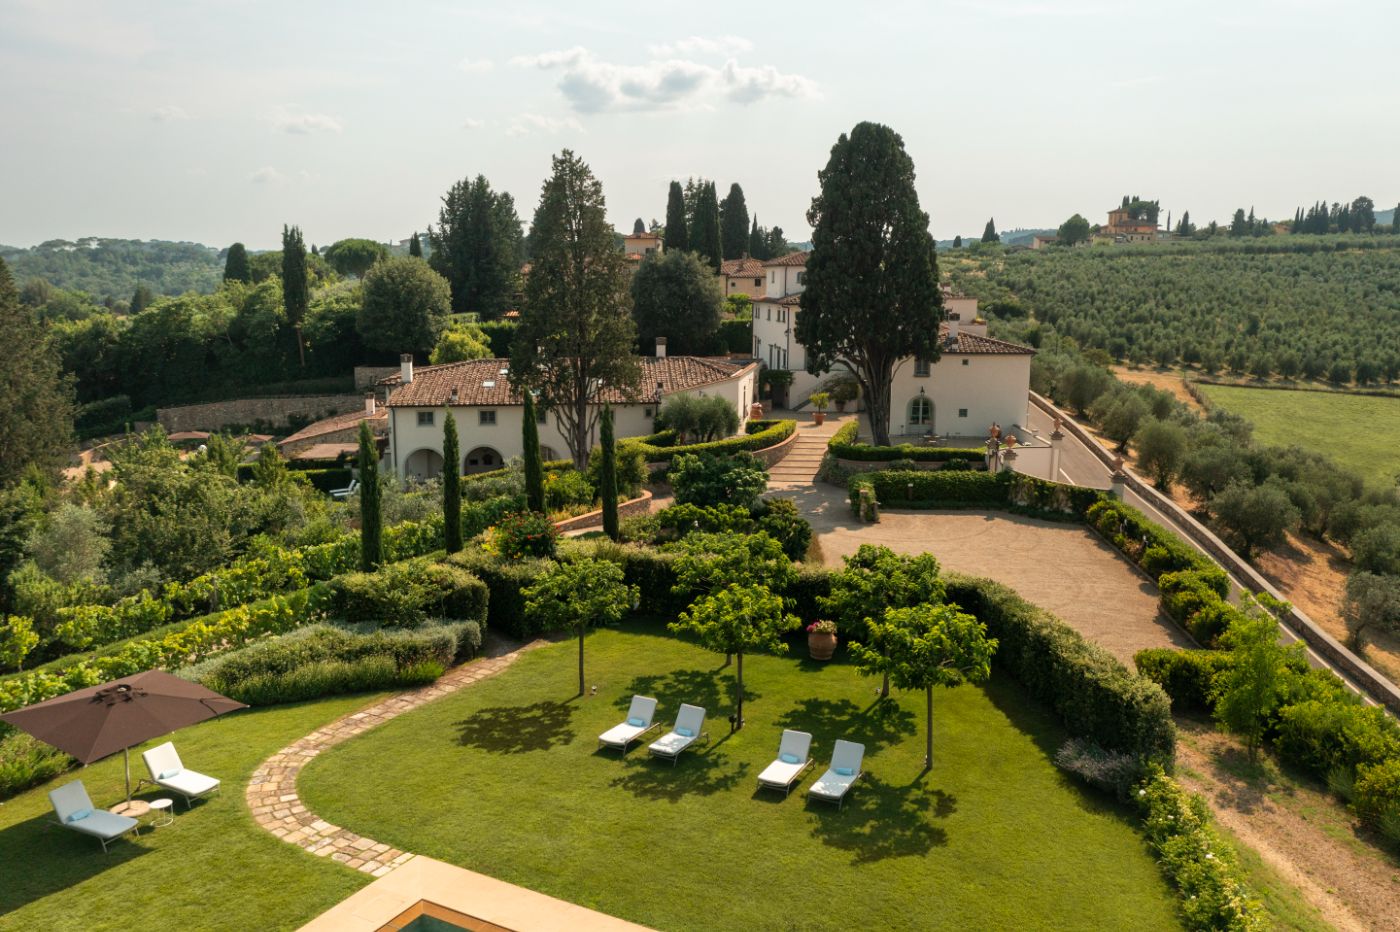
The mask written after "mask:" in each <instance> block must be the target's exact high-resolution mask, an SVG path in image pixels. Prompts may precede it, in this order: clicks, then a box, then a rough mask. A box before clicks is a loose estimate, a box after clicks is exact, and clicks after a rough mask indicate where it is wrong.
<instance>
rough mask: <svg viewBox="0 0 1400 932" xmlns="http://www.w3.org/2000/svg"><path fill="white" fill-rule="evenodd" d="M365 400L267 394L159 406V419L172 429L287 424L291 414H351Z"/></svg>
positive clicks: (362, 398) (327, 415)
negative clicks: (169, 406) (263, 396)
mask: <svg viewBox="0 0 1400 932" xmlns="http://www.w3.org/2000/svg"><path fill="white" fill-rule="evenodd" d="M364 403H365V399H364V396H363V395H268V396H267V397H265V398H236V399H233V400H230V401H211V402H208V403H207V404H194V405H179V406H177V407H173V408H157V409H156V420H157V421H158V422H159V423H160V426H161V427H164V428H165V429H166V430H167V431H169V432H170V433H175V432H177V431H182V430H218V429H219V428H221V427H223V426H225V425H227V424H253V423H256V422H257V421H266V422H268V423H270V424H284V423H286V421H287V419H288V418H290V417H292V416H298V417H309V418H312V419H313V420H315V419H319V418H323V417H329V416H331V415H335V414H348V413H349V412H351V411H355V410H358V409H360V408H361V407H363V405H364Z"/></svg>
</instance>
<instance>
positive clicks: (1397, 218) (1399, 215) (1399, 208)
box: [1390, 204, 1400, 233]
mask: <svg viewBox="0 0 1400 932" xmlns="http://www.w3.org/2000/svg"><path fill="white" fill-rule="evenodd" d="M1390 232H1392V233H1400V204H1396V205H1395V213H1393V214H1391V215H1390Z"/></svg>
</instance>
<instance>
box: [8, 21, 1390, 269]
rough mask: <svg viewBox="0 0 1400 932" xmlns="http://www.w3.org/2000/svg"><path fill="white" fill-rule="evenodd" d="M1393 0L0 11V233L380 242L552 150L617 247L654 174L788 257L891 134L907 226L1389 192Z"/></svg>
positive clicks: (535, 172)
mask: <svg viewBox="0 0 1400 932" xmlns="http://www.w3.org/2000/svg"><path fill="white" fill-rule="evenodd" d="M1398 35H1400V7H1396V6H1395V5H1393V4H1390V3H1382V2H1349V0H1327V2H1322V0H1272V2H1253V0H1247V2H1242V0H1215V2H1198V0H1178V2H1175V3H1150V4H1149V3H1137V2H1133V3H1129V2H1121V0H1120V2H1097V0H1063V2H1061V0H965V2H964V0H958V2H940V3H899V2H883V3H878V4H859V5H857V4H853V3H849V2H847V3H820V2H810V3H806V4H801V5H794V4H782V5H777V4H771V5H770V4H739V3H723V2H719V3H694V2H690V3H675V2H669V0H656V2H652V3H649V4H648V3H629V4H619V3H608V2H602V3H599V2H594V3H589V4H581V3H514V4H504V3H490V4H483V3H470V2H407V0H404V2H399V3H392V4H390V3H383V2H377V3H360V2H334V3H332V2H287V0H283V2H281V3H272V2H261V0H217V2H209V0H183V2H157V0H123V2H120V3H115V2H93V0H0V86H3V87H5V88H6V93H5V94H3V95H0V242H3V243H7V244H10V245H21V246H23V245H30V244H33V243H36V242H39V241H42V240H45V239H49V238H55V237H62V238H77V237H79V236H84V235H99V236H130V237H139V238H161V239H188V240H197V241H201V242H206V243H209V244H212V245H225V244H227V243H229V242H232V241H234V240H242V241H244V242H246V243H248V244H249V245H250V246H252V247H256V248H264V247H272V246H275V245H276V244H277V242H278V235H279V232H280V230H281V226H282V224H283V223H284V222H289V223H299V224H300V225H301V226H302V228H303V229H304V231H305V233H306V236H307V239H308V241H310V242H315V243H323V244H324V243H329V242H332V241H334V240H336V239H339V238H341V237H344V236H369V237H373V238H376V239H380V240H389V239H398V238H402V237H407V236H408V235H409V233H411V232H412V231H413V230H414V229H421V228H423V227H424V226H426V225H427V224H428V223H430V222H432V221H433V220H434V219H435V218H436V213H437V207H438V203H439V198H440V197H441V195H442V194H443V192H444V191H445V190H446V189H447V187H448V186H449V185H450V184H451V183H452V182H453V181H454V180H456V179H459V178H462V177H465V176H468V175H475V174H477V173H478V172H480V173H483V174H485V175H486V176H487V177H488V178H489V179H490V180H491V182H492V183H493V185H495V186H496V187H497V188H499V189H504V190H507V191H510V192H511V193H512V194H513V195H514V196H515V198H516V201H517V205H518V207H519V209H520V213H521V215H522V217H524V218H526V219H528V218H529V217H530V215H531V214H532V213H533V210H534V205H535V202H536V200H537V198H538V193H539V185H540V182H541V181H542V179H543V178H544V176H545V174H546V173H547V172H548V169H549V156H550V154H551V153H554V152H557V151H558V150H559V149H561V148H564V147H570V148H573V149H574V150H575V151H577V152H578V153H580V154H581V155H582V156H583V157H584V158H585V159H587V160H588V161H589V162H590V163H591V164H592V166H593V168H594V171H595V172H596V173H597V174H598V176H599V177H600V178H601V179H602V181H603V185H604V190H605V192H606V194H607V197H608V206H609V213H610V215H611V217H612V219H613V221H614V222H615V223H616V224H617V226H619V227H630V225H631V222H632V219H633V218H634V217H637V216H642V217H645V218H646V219H648V220H650V219H651V218H653V217H656V218H658V219H660V218H662V217H663V215H664V210H665V199H666V186H667V182H668V181H669V180H670V179H671V178H684V177H685V176H687V175H703V176H705V177H709V178H713V179H715V180H716V181H717V182H718V183H719V185H720V187H721V194H723V192H724V189H726V188H727V187H728V185H729V183H730V182H732V181H738V182H739V183H740V184H742V185H743V187H744V191H745V193H746V195H747V198H748V203H749V209H750V211H751V212H755V211H756V212H757V214H758V216H759V219H760V222H762V223H763V224H765V225H771V224H778V225H780V226H782V227H783V228H784V229H785V230H786V231H787V232H788V234H789V236H790V238H794V239H801V238H804V237H805V236H806V235H807V225H806V220H805V213H806V209H807V206H808V204H809V202H810V200H811V197H812V195H813V193H815V190H816V184H817V182H816V173H817V170H818V169H819V168H820V167H821V166H822V165H823V164H824V163H825V161H826V157H827V155H828V152H829V150H830V147H831V144H832V143H833V142H834V141H835V139H836V137H837V136H838V135H839V134H840V133H841V132H843V131H845V130H848V129H849V128H850V127H851V126H852V125H854V124H855V123H856V122H858V121H860V120H864V119H868V120H878V121H881V122H885V123H888V124H890V125H891V126H893V127H894V128H895V129H896V130H898V131H899V132H900V133H901V134H902V135H903V137H904V140H905V143H906V146H907V147H908V149H909V151H910V154H911V155H912V156H913V158H914V160H915V164H916V166H917V169H918V172H919V193H920V196H921V199H922V202H923V206H924V209H925V210H927V211H928V212H929V214H930V215H931V219H932V227H933V231H934V233H935V235H937V236H939V237H940V238H943V237H950V236H952V235H953V234H954V233H963V234H968V233H975V232H980V230H981V228H982V225H983V223H985V221H986V219H987V217H988V216H994V217H995V218H996V220H997V223H998V225H999V226H1000V227H1003V228H1008V227H1013V226H1054V225H1057V224H1058V223H1059V222H1060V221H1062V220H1063V219H1064V218H1065V217H1067V216H1069V215H1070V214H1071V213H1074V212H1076V211H1078V212H1082V213H1084V214H1085V215H1086V216H1088V217H1089V218H1090V219H1091V220H1092V221H1096V222H1097V221H1101V220H1102V215H1103V213H1104V211H1106V210H1107V209H1108V208H1110V207H1112V206H1114V205H1115V204H1116V202H1117V201H1118V199H1119V198H1120V197H1121V195H1123V194H1128V193H1132V194H1139V195H1141V196H1143V197H1155V198H1158V199H1160V200H1161V201H1162V205H1163V210H1164V211H1165V210H1171V211H1173V215H1174V217H1179V216H1180V213H1181V211H1182V210H1190V211H1191V215H1192V218H1193V219H1195V220H1197V221H1200V222H1204V221H1206V220H1209V219H1212V218H1216V219H1227V218H1228V215H1229V213H1230V212H1231V211H1233V209H1234V208H1235V207H1237V206H1244V207H1246V208H1248V207H1249V206H1253V207H1254V208H1255V209H1256V211H1257V212H1258V213H1259V214H1261V215H1266V216H1269V217H1284V216H1292V213H1293V209H1294V207H1295V206H1296V205H1297V204H1298V203H1299V202H1300V201H1309V202H1310V201H1312V200H1316V199H1318V198H1323V197H1325V198H1327V199H1329V200H1339V199H1342V198H1347V199H1350V198H1351V197H1354V196H1355V195H1357V194H1368V195H1370V196H1371V197H1373V198H1375V200H1376V202H1377V206H1378V207H1379V208H1386V207H1391V206H1394V204H1395V203H1396V201H1397V200H1400V170H1397V167H1396V166H1400V120H1397V118H1396V115H1397V113H1398V112H1400V40H1397V36H1398Z"/></svg>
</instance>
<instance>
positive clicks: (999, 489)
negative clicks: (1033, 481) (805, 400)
mask: <svg viewBox="0 0 1400 932" xmlns="http://www.w3.org/2000/svg"><path fill="white" fill-rule="evenodd" d="M1010 485H1011V478H1010V475H1009V474H1008V473H990V472H974V471H972V470H961V469H959V470H938V471H936V472H926V471H923V470H917V469H916V470H881V471H879V472H863V473H859V474H857V475H854V476H852V477H851V478H850V480H849V481H848V482H847V484H846V488H847V489H848V490H849V494H850V500H851V509H852V510H853V511H854V512H855V513H856V514H857V515H859V514H860V494H861V491H862V490H864V489H871V490H872V491H873V492H874V493H875V498H876V500H877V501H878V502H879V503H880V505H881V507H887V508H942V507H963V506H986V507H998V506H1003V507H1004V506H1005V505H1006V504H1007V502H1008V500H1009V490H1010Z"/></svg>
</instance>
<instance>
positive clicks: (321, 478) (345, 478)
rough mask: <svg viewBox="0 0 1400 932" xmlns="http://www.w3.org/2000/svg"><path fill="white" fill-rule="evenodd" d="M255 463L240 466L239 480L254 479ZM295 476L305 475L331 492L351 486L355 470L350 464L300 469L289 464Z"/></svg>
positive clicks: (327, 491)
mask: <svg viewBox="0 0 1400 932" xmlns="http://www.w3.org/2000/svg"><path fill="white" fill-rule="evenodd" d="M253 469H254V467H253V464H252V463H245V464H243V465H241V466H239V467H238V481H239V482H251V481H252V479H253ZM289 469H290V471H291V474H292V475H293V476H305V477H306V481H307V482H310V483H311V484H312V485H313V486H314V487H315V488H316V489H318V490H319V491H321V492H326V493H330V492H331V491H332V490H333V489H344V488H347V487H349V485H350V480H351V479H353V478H354V477H355V476H354V472H353V471H352V470H351V469H350V467H348V466H319V467H313V468H307V469H299V468H296V467H291V466H289Z"/></svg>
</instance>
